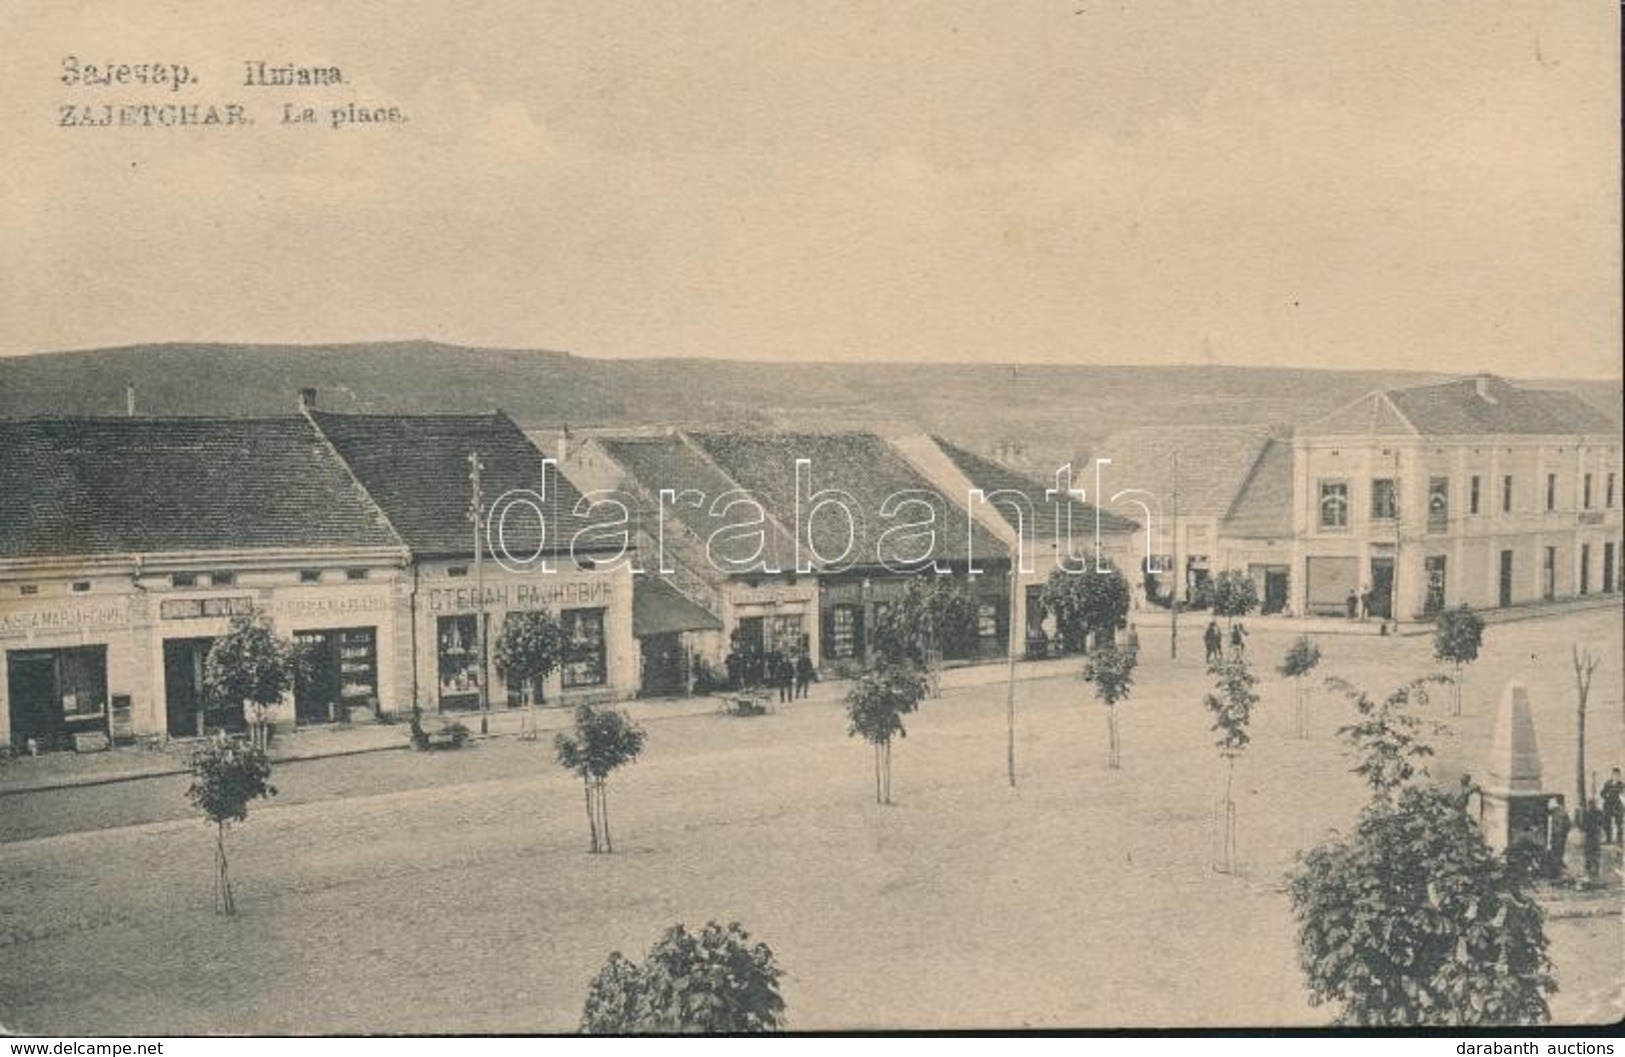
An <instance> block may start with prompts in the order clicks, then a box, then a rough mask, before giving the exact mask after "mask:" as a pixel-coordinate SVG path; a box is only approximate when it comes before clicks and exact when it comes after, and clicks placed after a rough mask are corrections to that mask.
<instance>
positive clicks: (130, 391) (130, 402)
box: [124, 382, 135, 418]
mask: <svg viewBox="0 0 1625 1057" xmlns="http://www.w3.org/2000/svg"><path fill="white" fill-rule="evenodd" d="M124 414H125V417H127V418H134V417H135V383H134V382H125V383H124Z"/></svg>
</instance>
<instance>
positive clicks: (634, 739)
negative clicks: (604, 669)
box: [553, 704, 646, 854]
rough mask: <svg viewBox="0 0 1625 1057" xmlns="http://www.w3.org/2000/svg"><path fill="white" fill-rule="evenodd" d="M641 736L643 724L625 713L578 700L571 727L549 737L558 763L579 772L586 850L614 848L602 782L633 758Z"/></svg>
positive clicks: (642, 735)
mask: <svg viewBox="0 0 1625 1057" xmlns="http://www.w3.org/2000/svg"><path fill="white" fill-rule="evenodd" d="M645 738H646V735H645V734H644V732H643V728H642V727H640V726H638V725H637V724H636V723H634V722H632V720H631V719H629V718H628V717H627V716H626V714H625V713H623V712H616V711H612V710H610V709H603V710H600V709H596V708H594V707H593V706H592V705H589V704H580V705H577V706H576V712H575V729H574V730H573V731H565V732H562V733H560V734H558V735H557V736H556V737H555V738H554V739H553V748H554V752H555V754H556V755H557V756H558V761H559V764H560V766H562V767H565V768H567V769H569V770H572V771H574V772H575V773H576V774H579V775H580V776H581V782H582V785H583V786H584V787H585V790H586V800H587V827H588V830H589V832H590V833H591V843H590V845H589V851H591V852H593V853H595V854H596V853H598V852H604V853H606V854H608V853H610V852H613V851H614V850H615V845H614V843H613V842H612V841H611V840H610V835H609V792H608V790H607V789H606V787H605V782H607V781H608V779H609V775H610V772H611V771H614V770H615V769H616V768H617V767H620V766H622V765H623V764H628V763H631V762H632V761H633V760H635V759H637V757H638V754H639V753H640V752H642V751H643V744H644V741H645Z"/></svg>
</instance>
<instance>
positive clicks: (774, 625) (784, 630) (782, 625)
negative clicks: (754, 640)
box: [767, 613, 806, 654]
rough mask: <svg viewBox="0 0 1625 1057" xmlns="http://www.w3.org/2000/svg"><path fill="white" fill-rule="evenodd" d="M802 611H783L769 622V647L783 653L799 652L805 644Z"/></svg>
mask: <svg viewBox="0 0 1625 1057" xmlns="http://www.w3.org/2000/svg"><path fill="white" fill-rule="evenodd" d="M803 630H804V629H803V628H802V620H801V614H800V613H794V614H789V613H781V614H778V615H777V616H775V617H773V618H772V620H771V622H770V623H769V624H768V628H767V637H768V648H769V649H774V650H778V651H779V652H780V653H783V654H791V653H796V652H799V651H800V650H801V649H802V648H803V646H804V645H805V644H804V642H803V640H804V639H805V638H806V635H805V634H803Z"/></svg>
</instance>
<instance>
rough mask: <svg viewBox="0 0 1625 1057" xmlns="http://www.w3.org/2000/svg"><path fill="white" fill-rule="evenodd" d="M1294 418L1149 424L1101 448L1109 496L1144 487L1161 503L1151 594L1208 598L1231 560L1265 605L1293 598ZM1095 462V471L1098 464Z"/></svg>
mask: <svg viewBox="0 0 1625 1057" xmlns="http://www.w3.org/2000/svg"><path fill="white" fill-rule="evenodd" d="M1289 437H1290V431H1289V430H1287V429H1285V428H1284V427H1276V426H1263V425H1244V426H1188V425H1181V426H1140V427H1136V428H1132V429H1126V430H1122V431H1119V432H1117V433H1114V434H1111V435H1110V436H1109V437H1107V438H1106V440H1105V441H1103V442H1102V443H1101V445H1100V446H1099V448H1097V449H1096V451H1095V452H1094V460H1095V461H1104V462H1103V465H1102V467H1101V476H1102V480H1103V482H1105V484H1104V485H1103V487H1104V491H1105V492H1106V494H1107V495H1108V496H1110V495H1115V494H1117V493H1119V492H1121V491H1123V490H1130V489H1131V490H1134V491H1135V492H1136V493H1137V494H1138V495H1139V498H1140V501H1141V502H1144V503H1145V504H1146V505H1147V507H1148V508H1149V509H1152V510H1154V511H1155V529H1154V531H1153V533H1152V538H1153V541H1154V545H1155V546H1156V547H1157V552H1156V553H1155V555H1154V556H1153V558H1154V560H1153V567H1154V568H1155V569H1159V570H1162V571H1161V572H1159V573H1153V574H1152V575H1149V576H1148V577H1147V579H1146V590H1147V595H1148V597H1149V598H1150V599H1151V600H1152V601H1155V602H1158V603H1160V604H1163V605H1167V604H1169V603H1170V602H1172V601H1173V600H1174V599H1176V598H1177V599H1179V600H1180V601H1181V602H1185V603H1188V602H1190V601H1192V600H1193V599H1196V598H1199V597H1200V596H1201V594H1202V593H1203V591H1204V589H1205V586H1206V585H1207V584H1208V583H1210V582H1211V580H1212V579H1213V577H1215V576H1216V575H1217V574H1218V573H1220V572H1223V571H1225V570H1241V571H1245V572H1247V573H1249V574H1250V575H1251V576H1252V578H1253V581H1254V583H1255V584H1256V585H1257V588H1258V593H1259V599H1260V601H1261V607H1260V608H1261V611H1262V612H1264V613H1266V614H1269V613H1281V612H1285V611H1287V610H1288V609H1289V608H1291V606H1292V601H1291V599H1292V580H1293V577H1292V561H1293V524H1292V515H1291V511H1292V467H1291V462H1292V447H1291V441H1290V439H1289ZM1092 473H1093V471H1091V474H1092Z"/></svg>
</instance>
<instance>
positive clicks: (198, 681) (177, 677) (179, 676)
mask: <svg viewBox="0 0 1625 1057" xmlns="http://www.w3.org/2000/svg"><path fill="white" fill-rule="evenodd" d="M213 646H214V639H213V638H195V639H165V640H164V715H165V719H166V729H167V730H168V731H169V734H170V736H171V737H176V738H187V737H198V738H201V737H203V735H205V734H207V733H208V732H209V731H210V730H229V731H240V730H242V729H243V728H244V726H245V722H244V720H243V710H242V706H241V704H239V705H238V706H237V707H236V708H232V707H229V706H225V705H221V706H217V707H215V708H209V707H208V704H207V699H206V698H205V696H204V693H203V662H204V661H205V660H206V659H207V658H208V656H209V650H210V648H212V647H213Z"/></svg>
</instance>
